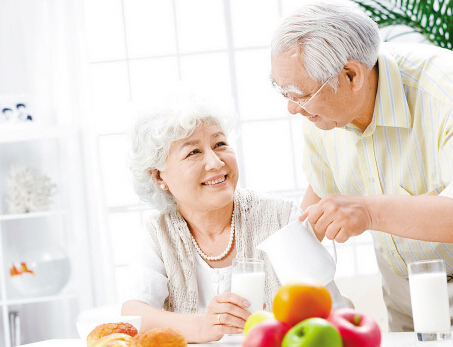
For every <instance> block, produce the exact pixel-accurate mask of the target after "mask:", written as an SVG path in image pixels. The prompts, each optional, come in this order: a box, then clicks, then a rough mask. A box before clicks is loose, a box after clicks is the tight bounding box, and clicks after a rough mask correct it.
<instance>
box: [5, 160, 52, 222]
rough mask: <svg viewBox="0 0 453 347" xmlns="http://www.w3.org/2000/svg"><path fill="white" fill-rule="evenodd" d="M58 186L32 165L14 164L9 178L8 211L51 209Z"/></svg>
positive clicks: (24, 211) (23, 211) (22, 211)
mask: <svg viewBox="0 0 453 347" xmlns="http://www.w3.org/2000/svg"><path fill="white" fill-rule="evenodd" d="M56 187H57V186H56V185H55V184H54V183H52V182H51V180H50V178H49V177H47V176H46V175H43V174H41V173H40V172H39V171H38V170H36V169H34V168H32V167H30V166H25V165H16V166H12V167H11V172H10V176H9V178H8V198H7V199H6V213H11V214H14V213H27V212H36V211H46V210H49V209H50V205H51V203H52V199H51V197H52V195H54V194H55V192H56Z"/></svg>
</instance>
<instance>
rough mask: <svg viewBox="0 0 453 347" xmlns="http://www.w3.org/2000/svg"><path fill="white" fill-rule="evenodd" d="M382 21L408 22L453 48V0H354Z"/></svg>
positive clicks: (434, 40)
mask: <svg viewBox="0 0 453 347" xmlns="http://www.w3.org/2000/svg"><path fill="white" fill-rule="evenodd" d="M351 1H353V2H354V3H356V4H358V5H359V6H360V7H361V8H362V9H363V10H364V11H365V12H366V13H367V14H368V15H369V16H370V17H371V18H372V19H373V20H374V21H375V22H376V23H377V24H378V25H379V27H386V26H391V25H405V26H407V27H409V28H411V29H412V30H413V32H419V33H421V34H423V35H424V36H425V37H426V38H427V39H428V40H429V41H430V42H432V43H433V44H435V45H437V46H440V47H444V48H447V49H450V50H453V13H452V12H453V0H374V1H372V0H362V1H361V0H351Z"/></svg>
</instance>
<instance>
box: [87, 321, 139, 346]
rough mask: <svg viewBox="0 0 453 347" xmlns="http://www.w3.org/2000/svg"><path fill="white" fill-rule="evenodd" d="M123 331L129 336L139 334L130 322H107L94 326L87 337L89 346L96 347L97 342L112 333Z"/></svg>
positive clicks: (122, 332)
mask: <svg viewBox="0 0 453 347" xmlns="http://www.w3.org/2000/svg"><path fill="white" fill-rule="evenodd" d="M115 333H121V334H125V335H128V336H131V337H132V336H135V335H137V334H138V331H137V329H135V327H134V326H133V325H132V324H129V323H106V324H101V325H98V326H97V327H96V328H94V329H93V330H92V331H91V332H90V333H89V334H88V337H87V347H94V345H95V343H96V342H97V341H98V340H99V339H101V338H103V337H104V336H108V335H110V334H115Z"/></svg>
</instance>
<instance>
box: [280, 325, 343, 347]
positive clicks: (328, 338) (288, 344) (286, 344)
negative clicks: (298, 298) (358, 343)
mask: <svg viewBox="0 0 453 347" xmlns="http://www.w3.org/2000/svg"><path fill="white" fill-rule="evenodd" d="M319 346H322V347H342V346H343V343H342V341H341V336H340V333H339V332H338V330H337V329H335V327H334V326H333V325H332V324H330V323H329V322H328V321H327V320H325V319H324V318H309V319H305V320H303V321H302V322H300V323H297V324H296V325H295V326H293V327H292V328H291V329H290V330H289V331H288V332H287V333H286V335H285V337H284V338H283V341H282V347H319Z"/></svg>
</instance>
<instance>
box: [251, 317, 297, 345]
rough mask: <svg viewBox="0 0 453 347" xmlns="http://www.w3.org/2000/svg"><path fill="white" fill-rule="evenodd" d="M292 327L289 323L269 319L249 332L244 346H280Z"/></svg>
mask: <svg viewBox="0 0 453 347" xmlns="http://www.w3.org/2000/svg"><path fill="white" fill-rule="evenodd" d="M290 328H291V327H290V326H289V325H288V324H286V323H283V322H280V321H278V320H276V319H273V318H272V319H267V320H265V321H263V322H261V323H258V324H257V325H255V326H254V327H253V329H251V330H250V331H249V332H248V334H247V336H246V337H245V338H244V341H243V342H242V347H280V346H281V344H282V340H283V337H284V336H285V334H286V333H287V332H288V330H289V329H290Z"/></svg>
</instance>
